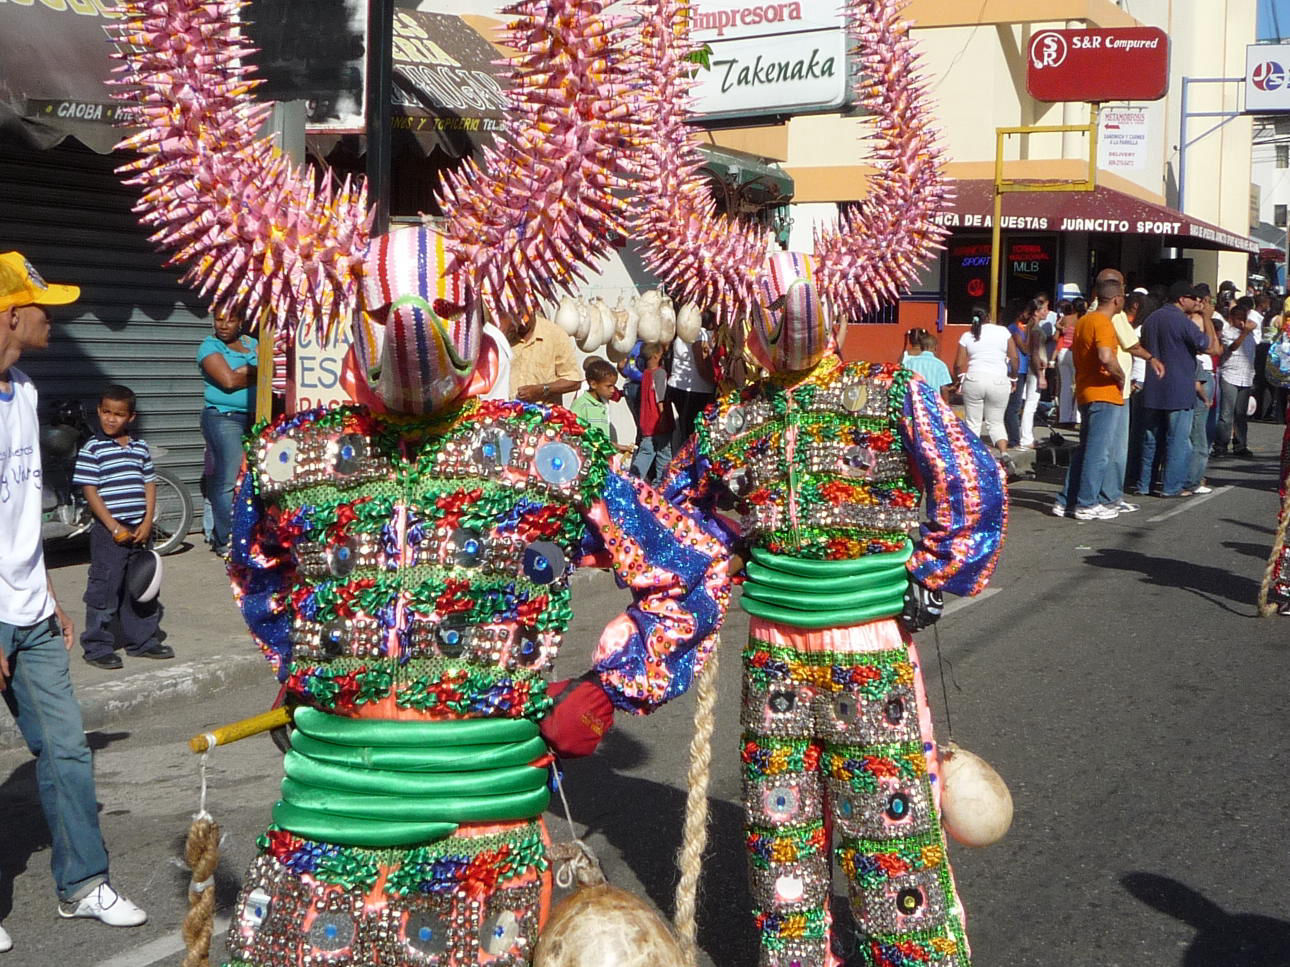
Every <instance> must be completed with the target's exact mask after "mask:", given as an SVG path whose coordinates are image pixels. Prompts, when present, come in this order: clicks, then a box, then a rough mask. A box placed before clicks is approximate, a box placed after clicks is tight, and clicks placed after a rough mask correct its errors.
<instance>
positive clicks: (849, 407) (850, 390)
mask: <svg viewBox="0 0 1290 967" xmlns="http://www.w3.org/2000/svg"><path fill="white" fill-rule="evenodd" d="M868 402H869V387H867V386H848V387H846V388H845V389H844V390H843V391H842V408H843V409H844V410H846V411H847V412H848V413H858V412H860V411H861V410H863V409H864V407H865V404H866V403H868Z"/></svg>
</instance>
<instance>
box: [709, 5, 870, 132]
mask: <svg viewBox="0 0 1290 967" xmlns="http://www.w3.org/2000/svg"><path fill="white" fill-rule="evenodd" d="M691 38H692V39H693V40H694V41H695V42H696V43H700V44H707V45H708V46H709V47H711V48H712V57H711V64H712V67H711V69H710V70H705V71H700V72H699V74H698V77H697V80H698V83H697V85H696V86H695V89H694V97H695V114H697V115H699V116H701V117H732V116H740V115H774V114H805V113H809V112H813V111H830V110H836V109H837V108H839V107H841V106H842V105H843V104H844V103H845V101H846V98H847V93H848V76H847V74H848V72H847V47H848V44H847V34H846V27H845V23H844V21H843V17H842V9H841V5H840V4H839V3H838V2H837V0H782V2H781V0H700V2H699V3H696V4H695V6H694V23H693V27H692V30H691Z"/></svg>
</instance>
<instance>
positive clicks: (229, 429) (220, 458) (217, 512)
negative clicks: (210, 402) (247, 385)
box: [202, 406, 247, 554]
mask: <svg viewBox="0 0 1290 967" xmlns="http://www.w3.org/2000/svg"><path fill="white" fill-rule="evenodd" d="M246 421H247V417H246V414H245V413H243V414H236V413H221V412H220V411H219V410H217V409H215V407H213V406H208V407H206V409H204V410H202V436H203V437H205V438H206V446H208V447H210V451H211V468H212V469H211V473H210V476H208V477H207V478H206V497H207V499H208V500H210V502H211V544H212V545H213V546H214V548H215V550H216V552H217V553H220V554H223V553H224V552H225V551H227V550H228V545H229V537H230V532H231V531H232V529H233V485H234V484H235V483H237V474H238V471H239V470H240V469H241V468H242V437H243V435H245V433H246Z"/></svg>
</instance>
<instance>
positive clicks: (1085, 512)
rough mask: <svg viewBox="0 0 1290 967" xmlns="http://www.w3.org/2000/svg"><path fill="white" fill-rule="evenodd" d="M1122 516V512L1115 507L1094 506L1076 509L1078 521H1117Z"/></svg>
mask: <svg viewBox="0 0 1290 967" xmlns="http://www.w3.org/2000/svg"><path fill="white" fill-rule="evenodd" d="M1119 516H1120V512H1119V511H1118V510H1116V509H1115V508H1114V507H1108V506H1106V505H1105V504H1094V505H1093V506H1092V507H1076V508H1075V519H1076V520H1115V518H1117V517H1119Z"/></svg>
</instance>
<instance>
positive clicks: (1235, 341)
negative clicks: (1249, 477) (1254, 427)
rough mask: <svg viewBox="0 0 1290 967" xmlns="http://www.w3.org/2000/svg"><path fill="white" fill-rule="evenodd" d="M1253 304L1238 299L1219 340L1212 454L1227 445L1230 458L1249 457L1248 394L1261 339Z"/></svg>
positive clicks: (1224, 450)
mask: <svg viewBox="0 0 1290 967" xmlns="http://www.w3.org/2000/svg"><path fill="white" fill-rule="evenodd" d="M1253 308H1254V302H1253V300H1252V299H1250V298H1249V297H1248V296H1247V297H1245V298H1242V299H1238V300H1237V302H1236V305H1234V306H1232V311H1231V312H1230V313H1228V318H1227V321H1226V322H1225V323H1224V324H1223V331H1222V332H1221V333H1219V337H1218V338H1219V340H1220V341H1221V342H1222V343H1223V355H1222V357H1221V359H1220V362H1219V367H1218V381H1219V387H1220V389H1219V395H1218V400H1219V411H1218V432H1217V434H1215V436H1214V455H1215V456H1221V455H1223V454H1225V453H1226V452H1227V448H1228V446H1229V445H1230V446H1231V448H1232V454H1233V456H1237V457H1248V456H1252V454H1251V453H1250V448H1249V445H1248V443H1249V436H1248V434H1247V432H1246V431H1247V429H1248V424H1249V420H1250V415H1249V412H1250V411H1249V405H1250V392H1251V390H1252V389H1253V386H1254V357H1255V355H1256V352H1257V349H1258V345H1259V342H1260V341H1261V339H1262V333H1261V332H1260V326H1259V324H1258V323H1257V322H1255V321H1254V319H1253V318H1251V313H1252V312H1253Z"/></svg>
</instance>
